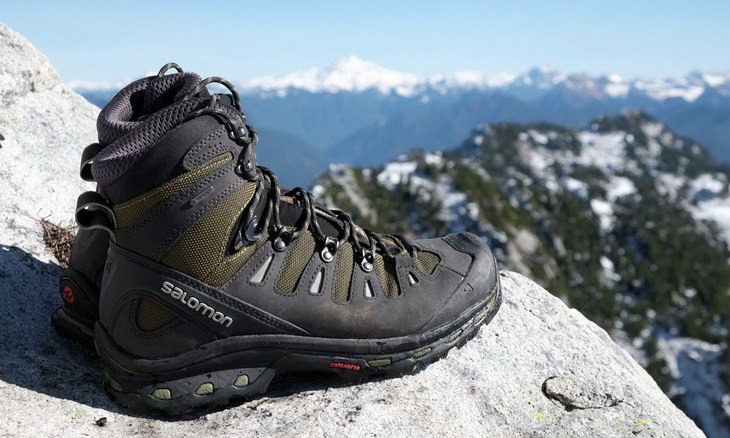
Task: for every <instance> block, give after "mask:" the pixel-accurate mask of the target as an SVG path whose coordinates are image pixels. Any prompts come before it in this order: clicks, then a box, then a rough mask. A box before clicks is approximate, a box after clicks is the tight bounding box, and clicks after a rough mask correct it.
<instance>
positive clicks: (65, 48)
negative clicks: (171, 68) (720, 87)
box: [0, 0, 730, 81]
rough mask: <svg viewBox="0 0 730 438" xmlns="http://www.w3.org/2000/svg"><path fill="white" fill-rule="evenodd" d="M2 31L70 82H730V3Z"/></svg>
mask: <svg viewBox="0 0 730 438" xmlns="http://www.w3.org/2000/svg"><path fill="white" fill-rule="evenodd" d="M0 22H3V23H5V24H6V25H8V26H10V27H11V28H13V29H14V30H16V31H18V32H20V33H22V34H23V35H25V36H26V37H27V38H28V39H29V40H30V41H31V42H32V43H33V44H35V46H36V47H37V48H38V49H40V50H41V51H42V52H43V53H44V54H45V55H46V56H48V58H50V60H51V62H52V63H53V64H54V66H55V67H56V69H57V70H58V71H59V73H60V74H61V76H62V78H63V79H64V80H67V81H74V80H82V81H115V80H126V79H129V78H135V77H138V76H140V75H142V74H145V73H148V72H150V71H153V70H156V69H157V68H159V66H160V65H162V64H164V63H165V62H168V61H171V60H172V61H176V62H178V63H180V64H182V65H183V67H185V68H186V69H189V70H193V71H196V72H198V73H200V74H201V75H203V76H208V75H220V76H224V77H227V78H229V79H231V80H234V81H245V80H247V79H250V78H252V77H256V76H263V75H275V76H279V75H283V74H287V73H291V72H295V71H301V70H304V69H307V68H311V67H317V66H324V65H328V64H330V63H331V62H333V61H334V60H336V59H339V58H342V57H344V56H347V55H351V54H352V55H356V56H358V57H360V58H363V59H366V60H369V61H374V62H376V63H378V64H380V65H382V66H384V67H387V68H391V69H394V70H399V71H405V72H411V73H417V74H426V75H431V74H436V73H444V74H448V73H454V72H457V71H464V70H473V71H479V72H482V73H485V74H496V73H522V72H524V71H526V70H527V69H529V68H531V67H534V66H536V65H541V64H552V65H553V66H554V67H556V68H557V69H558V70H560V71H564V72H569V73H573V72H586V73H591V74H598V73H617V74H620V75H622V76H624V77H626V78H628V79H631V78H636V77H645V78H652V77H680V76H684V75H685V74H687V73H688V72H689V71H691V70H702V71H730V56H728V51H729V50H728V49H727V47H730V26H728V22H730V1H706V0H693V1H671V0H664V1H642V0H633V1H624V0H618V1H611V2H606V1H604V2H598V1H586V0H583V1H575V0H574V1H545V0H541V1H540V0H537V1H505V0H502V1H485V0H482V1H459V0H450V1H424V0H421V1H412V0H389V1H382V0H370V1H366V2H365V1H360V2H355V1H346V0H336V1H331V0H323V1H288V0H285V1H256V2H253V1H237V2H234V1H226V0H217V1H211V2H202V1H196V2H192V1H183V0H177V1H171V0H165V1H124V2H122V1H98V2H91V1H74V0H72V1H41V0H38V1H36V0H26V1H22V2H4V4H3V5H2V8H1V9H0ZM0 62H1V61H0Z"/></svg>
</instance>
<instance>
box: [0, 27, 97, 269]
mask: <svg viewBox="0 0 730 438" xmlns="http://www.w3.org/2000/svg"><path fill="white" fill-rule="evenodd" d="M97 113H98V108H96V107H94V106H93V105H91V104H90V103H88V102H87V101H86V100H85V99H83V98H82V97H81V96H79V95H78V94H76V93H75V92H73V91H72V90H71V89H70V88H69V87H67V86H66V85H65V84H64V83H62V82H61V80H60V78H59V76H58V73H56V71H55V70H54V69H53V66H51V63H50V62H49V61H48V59H47V58H46V57H45V56H43V55H42V54H41V53H39V52H38V51H37V50H36V49H35V48H34V47H33V46H32V45H31V44H30V43H29V42H28V41H27V40H26V39H25V38H23V37H22V36H21V35H19V34H18V33H16V32H14V31H13V30H11V29H9V28H8V27H7V26H5V25H3V24H2V23H0V135H2V136H3V137H5V139H4V140H2V142H0V145H1V147H0V163H2V165H1V166H0V193H1V195H0V244H1V245H3V246H2V247H3V248H5V247H12V246H20V245H24V246H23V249H24V250H26V251H29V252H30V253H31V254H32V255H34V256H36V257H40V260H43V261H44V262H47V261H48V255H47V253H46V252H44V250H43V247H42V245H41V244H40V242H38V241H37V240H38V239H37V237H38V234H39V233H40V229H41V228H40V225H39V224H38V219H39V218H43V217H49V218H50V219H52V220H55V221H62V220H66V221H69V220H70V219H71V218H72V217H73V210H74V207H75V205H76V197H77V196H78V195H79V193H81V191H82V190H84V189H85V188H86V187H89V186H87V185H85V184H83V182H82V181H81V179H79V177H78V165H79V160H80V157H81V151H82V150H83V148H84V147H85V146H86V145H87V144H89V143H92V142H94V141H95V140H96V131H95V120H96V115H97ZM30 242H32V243H30ZM29 244H30V245H31V246H28V245H29ZM5 270H7V266H2V265H0V272H2V271H5Z"/></svg>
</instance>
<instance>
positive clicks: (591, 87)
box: [240, 56, 730, 102]
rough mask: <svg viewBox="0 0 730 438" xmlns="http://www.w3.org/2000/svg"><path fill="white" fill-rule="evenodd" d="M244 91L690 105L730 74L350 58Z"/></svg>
mask: <svg viewBox="0 0 730 438" xmlns="http://www.w3.org/2000/svg"><path fill="white" fill-rule="evenodd" d="M240 87H241V89H242V90H243V92H245V93H256V92H262V93H263V95H262V96H267V97H284V96H286V94H287V93H288V92H289V91H292V90H302V91H308V92H310V93H339V92H358V93H361V92H365V91H377V92H379V93H381V94H385V95H388V94H395V95H399V96H402V97H412V96H414V95H416V94H420V93H425V92H428V91H431V90H438V91H441V92H446V91H448V90H450V89H455V88H461V89H467V90H473V89H479V90H489V91H492V92H503V93H505V94H508V95H511V96H514V97H518V98H522V99H527V100H529V99H535V98H539V97H541V96H542V95H544V94H545V93H547V92H549V91H550V90H553V89H555V88H556V87H563V88H566V89H571V90H574V91H576V92H585V93H588V94H589V95H591V96H593V97H597V98H604V99H616V98H624V97H626V96H627V95H628V93H629V92H630V91H633V92H634V93H635V94H638V95H644V96H646V97H648V98H650V99H652V100H656V101H663V100H666V99H670V98H673V97H678V98H680V99H683V100H684V101H686V102H694V101H695V100H697V98H698V97H699V96H701V95H702V93H704V92H705V90H707V89H713V90H717V91H718V92H719V93H720V94H722V95H724V96H730V73H717V74H703V73H699V72H692V73H690V74H689V75H688V76H687V77H686V78H681V79H662V78H656V79H650V80H645V79H634V80H626V79H623V78H621V77H620V76H618V75H607V76H600V77H590V76H588V75H585V74H565V73H561V72H559V71H558V70H556V69H555V68H554V67H552V66H550V65H543V66H540V67H536V68H533V69H531V70H529V71H527V72H526V73H523V74H520V75H512V74H506V73H505V74H499V75H494V76H486V75H483V74H481V73H478V72H469V71H465V72H459V73H455V74H453V75H436V76H432V77H427V76H419V75H414V74H410V73H403V72H398V71H394V70H389V69H386V68H384V67H381V66H379V65H377V64H375V63H374V62H370V61H365V60H362V59H360V58H358V57H356V56H349V57H346V58H343V59H340V60H338V61H336V62H334V63H333V64H332V65H330V66H327V67H321V68H312V69H310V70H306V71H303V72H298V73H292V74H289V75H286V76H283V77H259V78H254V79H252V80H250V81H247V82H243V83H240Z"/></svg>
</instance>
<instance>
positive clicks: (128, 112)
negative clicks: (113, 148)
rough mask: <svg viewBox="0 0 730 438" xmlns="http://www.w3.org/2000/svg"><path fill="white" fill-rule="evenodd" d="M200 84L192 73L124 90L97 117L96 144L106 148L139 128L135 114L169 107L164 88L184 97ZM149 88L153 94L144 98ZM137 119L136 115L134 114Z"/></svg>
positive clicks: (135, 84)
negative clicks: (183, 94) (172, 87)
mask: <svg viewBox="0 0 730 438" xmlns="http://www.w3.org/2000/svg"><path fill="white" fill-rule="evenodd" d="M199 82H200V76H198V75H196V74H195V73H182V74H172V75H166V76H163V77H162V78H157V77H147V78H143V79H140V80H137V81H134V82H132V83H131V84H129V85H127V86H126V87H124V88H123V89H122V90H121V91H120V92H119V93H117V95H116V96H114V98H113V99H112V100H111V102H109V103H108V104H107V105H106V106H105V107H104V109H102V110H101V113H99V119H98V120H97V123H96V128H97V130H98V131H99V142H100V143H101V144H109V143H113V142H115V141H117V139H119V138H120V137H122V136H123V135H125V134H127V133H129V132H130V131H132V130H133V129H134V128H136V127H137V126H139V125H140V124H141V122H137V121H134V120H133V118H134V117H135V110H136V111H137V112H140V110H142V113H146V114H149V112H147V111H149V110H150V109H152V108H156V109H161V108H163V107H165V106H166V105H169V104H171V103H173V99H172V98H171V95H170V94H168V93H165V91H164V89H165V87H171V86H176V88H174V89H171V91H176V92H177V93H187V92H188V91H190V90H192V89H193V88H195V86H196V85H197V84H198V83H199ZM150 86H152V87H154V88H155V89H156V92H155V93H151V94H150V95H149V96H147V94H148V93H147V91H146V90H147V89H148V88H150ZM137 116H139V114H137Z"/></svg>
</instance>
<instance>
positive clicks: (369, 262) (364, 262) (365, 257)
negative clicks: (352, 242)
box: [360, 248, 375, 272]
mask: <svg viewBox="0 0 730 438" xmlns="http://www.w3.org/2000/svg"><path fill="white" fill-rule="evenodd" d="M373 263H375V257H374V256H373V250H372V249H370V248H363V249H362V252H361V254H360V268H362V270H363V271H365V272H372V270H373Z"/></svg>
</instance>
